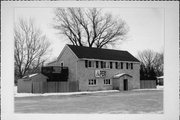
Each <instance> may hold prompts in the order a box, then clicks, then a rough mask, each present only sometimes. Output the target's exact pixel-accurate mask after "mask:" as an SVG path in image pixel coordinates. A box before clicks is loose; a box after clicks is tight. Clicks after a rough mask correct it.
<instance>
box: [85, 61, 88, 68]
mask: <svg viewBox="0 0 180 120" xmlns="http://www.w3.org/2000/svg"><path fill="white" fill-rule="evenodd" d="M85 67H86V68H87V67H88V60H85Z"/></svg>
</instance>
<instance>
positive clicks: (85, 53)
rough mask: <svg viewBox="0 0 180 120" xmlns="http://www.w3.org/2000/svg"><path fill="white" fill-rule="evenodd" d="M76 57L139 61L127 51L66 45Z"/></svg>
mask: <svg viewBox="0 0 180 120" xmlns="http://www.w3.org/2000/svg"><path fill="white" fill-rule="evenodd" d="M68 46H69V48H70V49H71V50H72V51H73V52H74V53H75V54H76V56H77V57H78V58H87V59H101V60H115V61H116V60H117V61H133V62H139V60H138V59H136V58H135V57H134V56H133V55H131V54H130V53H129V52H128V51H121V50H112V49H103V48H90V47H82V46H74V45H68Z"/></svg>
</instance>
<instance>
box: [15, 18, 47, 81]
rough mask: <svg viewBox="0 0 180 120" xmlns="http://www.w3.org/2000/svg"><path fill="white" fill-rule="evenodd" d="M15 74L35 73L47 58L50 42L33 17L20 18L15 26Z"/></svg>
mask: <svg viewBox="0 0 180 120" xmlns="http://www.w3.org/2000/svg"><path fill="white" fill-rule="evenodd" d="M14 41H15V47H14V58H15V76H16V78H22V77H23V76H24V75H26V74H28V73H33V72H34V71H36V70H37V69H38V67H39V66H40V65H41V64H42V63H43V62H45V61H46V60H47V55H48V53H49V46H50V43H49V42H48V40H47V38H46V36H45V35H43V34H42V32H41V30H40V29H38V28H36V27H35V25H34V22H33V20H32V19H29V20H24V19H20V20H19V21H18V23H16V24H15V27H14Z"/></svg>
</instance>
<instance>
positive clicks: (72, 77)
mask: <svg viewBox="0 0 180 120" xmlns="http://www.w3.org/2000/svg"><path fill="white" fill-rule="evenodd" d="M61 62H63V64H64V66H67V67H68V71H69V76H68V80H69V81H76V63H77V57H76V56H75V55H74V53H73V52H72V51H71V49H70V48H68V47H67V46H66V47H65V48H64V49H63V51H62V53H61V54H60V56H59V59H58V60H57V63H56V65H57V66H60V65H61Z"/></svg>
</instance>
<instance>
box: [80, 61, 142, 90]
mask: <svg viewBox="0 0 180 120" xmlns="http://www.w3.org/2000/svg"><path fill="white" fill-rule="evenodd" d="M131 63H132V62H131ZM99 66H100V64H99ZM98 69H99V70H105V71H106V77H105V78H96V77H95V70H98ZM139 69H140V65H139V63H133V69H126V65H125V62H124V67H123V69H115V64H113V69H110V68H104V69H101V68H86V67H85V61H84V60H79V61H78V62H77V80H79V90H80V91H85V90H104V89H113V84H112V83H113V82H112V77H113V76H114V75H115V74H119V73H126V74H129V75H131V76H132V77H133V78H132V80H131V83H130V85H131V89H136V88H140V73H139ZM89 79H96V80H97V84H96V85H93V86H92V85H88V80H89ZM104 79H110V80H111V82H110V83H111V84H110V85H104Z"/></svg>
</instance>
